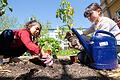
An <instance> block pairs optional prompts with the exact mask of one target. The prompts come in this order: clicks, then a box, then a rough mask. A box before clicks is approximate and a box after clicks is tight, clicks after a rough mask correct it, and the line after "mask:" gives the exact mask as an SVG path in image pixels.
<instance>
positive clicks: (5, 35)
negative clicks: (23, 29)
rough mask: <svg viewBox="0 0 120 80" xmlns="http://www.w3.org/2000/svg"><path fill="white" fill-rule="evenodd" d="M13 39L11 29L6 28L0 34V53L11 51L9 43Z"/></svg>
mask: <svg viewBox="0 0 120 80" xmlns="http://www.w3.org/2000/svg"><path fill="white" fill-rule="evenodd" d="M13 39H14V35H13V31H12V30H10V29H6V30H4V31H3V32H2V33H1V34H0V54H1V55H7V54H9V53H11V52H10V51H11V50H10V43H11V42H12V41H13Z"/></svg>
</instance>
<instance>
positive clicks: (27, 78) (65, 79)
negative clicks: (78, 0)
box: [0, 59, 112, 80]
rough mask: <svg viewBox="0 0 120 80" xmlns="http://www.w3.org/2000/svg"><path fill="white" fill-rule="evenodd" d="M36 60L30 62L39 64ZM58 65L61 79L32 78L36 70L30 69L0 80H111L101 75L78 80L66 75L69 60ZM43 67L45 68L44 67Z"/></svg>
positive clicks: (61, 61) (78, 79)
mask: <svg viewBox="0 0 120 80" xmlns="http://www.w3.org/2000/svg"><path fill="white" fill-rule="evenodd" d="M36 60H37V59H35V61H34V60H32V61H31V62H33V63H34V62H35V64H37V65H38V64H39V63H36ZM59 63H60V64H61V65H62V69H63V73H62V74H61V75H60V76H61V78H59V79H54V78H50V77H47V76H39V77H34V76H33V74H34V73H35V72H37V71H38V70H37V69H31V70H30V71H29V72H28V73H25V74H21V75H20V76H18V77H16V78H14V77H0V80H82V79H85V80H112V79H110V78H108V77H105V76H103V75H101V77H96V76H90V77H80V78H73V77H72V75H69V74H68V73H67V71H66V70H67V69H66V65H71V64H72V63H71V62H70V61H69V60H59ZM44 67H45V66H44Z"/></svg>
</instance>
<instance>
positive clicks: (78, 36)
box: [70, 27, 90, 55]
mask: <svg viewBox="0 0 120 80" xmlns="http://www.w3.org/2000/svg"><path fill="white" fill-rule="evenodd" d="M70 29H71V30H72V32H73V33H74V34H75V35H76V37H77V38H78V40H79V42H80V44H81V45H82V46H83V47H84V49H85V52H86V53H87V54H88V55H90V48H89V43H88V42H87V41H86V40H85V39H84V38H83V37H82V35H80V34H79V33H78V31H77V30H76V29H75V28H73V27H72V28H70Z"/></svg>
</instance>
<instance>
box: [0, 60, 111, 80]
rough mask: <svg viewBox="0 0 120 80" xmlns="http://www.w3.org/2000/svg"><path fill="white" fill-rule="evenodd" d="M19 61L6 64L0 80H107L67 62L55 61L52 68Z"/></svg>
mask: <svg viewBox="0 0 120 80" xmlns="http://www.w3.org/2000/svg"><path fill="white" fill-rule="evenodd" d="M35 61H37V59H31V60H30V61H20V62H18V63H6V64H4V65H3V66H2V67H3V70H5V71H2V70H1V71H0V80H109V79H110V78H107V77H105V76H103V75H100V74H99V73H98V72H96V70H94V69H91V68H89V67H87V66H85V65H81V64H79V63H73V64H72V63H71V62H70V61H69V60H64V59H56V60H54V64H53V66H52V67H48V66H46V65H40V64H41V62H35Z"/></svg>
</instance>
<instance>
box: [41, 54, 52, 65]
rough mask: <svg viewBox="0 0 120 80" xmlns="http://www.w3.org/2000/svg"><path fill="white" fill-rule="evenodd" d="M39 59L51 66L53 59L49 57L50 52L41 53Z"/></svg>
mask: <svg viewBox="0 0 120 80" xmlns="http://www.w3.org/2000/svg"><path fill="white" fill-rule="evenodd" d="M41 60H43V61H44V63H45V64H46V65H48V66H52V64H53V59H52V58H51V56H50V54H48V53H43V54H42V55H41Z"/></svg>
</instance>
